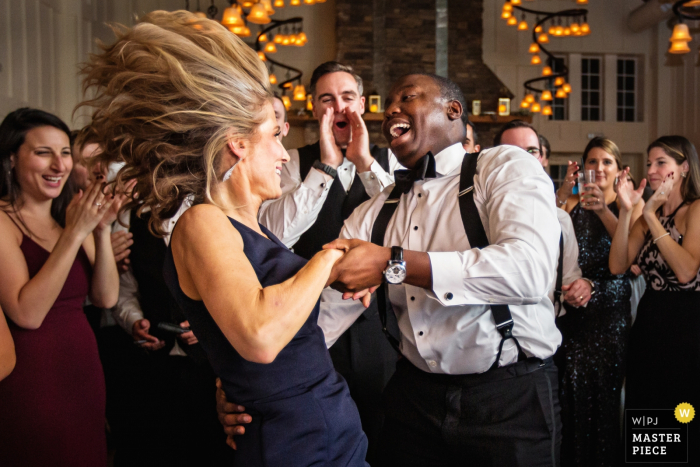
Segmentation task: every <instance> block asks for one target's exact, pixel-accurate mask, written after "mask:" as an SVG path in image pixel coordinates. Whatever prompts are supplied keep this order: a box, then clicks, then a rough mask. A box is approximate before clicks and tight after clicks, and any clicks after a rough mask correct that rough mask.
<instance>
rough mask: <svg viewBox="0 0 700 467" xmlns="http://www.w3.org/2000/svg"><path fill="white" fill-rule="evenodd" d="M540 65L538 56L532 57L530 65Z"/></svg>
mask: <svg viewBox="0 0 700 467" xmlns="http://www.w3.org/2000/svg"><path fill="white" fill-rule="evenodd" d="M540 63H542V59H541V58H540V56H539V55H533V56H532V59H531V60H530V65H539V64H540Z"/></svg>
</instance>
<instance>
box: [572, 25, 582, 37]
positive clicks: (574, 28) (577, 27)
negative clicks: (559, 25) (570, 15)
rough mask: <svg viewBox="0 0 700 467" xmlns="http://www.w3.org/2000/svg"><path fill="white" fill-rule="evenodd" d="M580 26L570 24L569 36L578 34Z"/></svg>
mask: <svg viewBox="0 0 700 467" xmlns="http://www.w3.org/2000/svg"><path fill="white" fill-rule="evenodd" d="M580 33H581V25H580V24H578V23H571V34H580Z"/></svg>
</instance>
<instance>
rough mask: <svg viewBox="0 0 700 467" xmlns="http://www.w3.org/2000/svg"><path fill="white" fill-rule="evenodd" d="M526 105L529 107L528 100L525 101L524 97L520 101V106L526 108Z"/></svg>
mask: <svg viewBox="0 0 700 467" xmlns="http://www.w3.org/2000/svg"><path fill="white" fill-rule="evenodd" d="M528 107H530V103H529V102H528V101H526V100H525V99H523V100H522V102H521V103H520V108H521V109H527V108H528Z"/></svg>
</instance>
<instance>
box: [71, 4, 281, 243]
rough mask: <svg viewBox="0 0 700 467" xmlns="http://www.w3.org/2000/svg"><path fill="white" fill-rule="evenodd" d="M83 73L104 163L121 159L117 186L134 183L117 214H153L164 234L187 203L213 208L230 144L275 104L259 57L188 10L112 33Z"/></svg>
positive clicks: (152, 223) (158, 14) (248, 135)
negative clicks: (131, 193) (166, 223)
mask: <svg viewBox="0 0 700 467" xmlns="http://www.w3.org/2000/svg"><path fill="white" fill-rule="evenodd" d="M112 29H113V30H114V33H115V35H116V36H117V39H116V42H114V43H113V44H111V45H101V49H102V52H101V53H99V54H96V55H91V57H90V60H89V62H88V63H87V64H86V65H85V66H84V67H83V68H82V70H81V74H82V75H83V77H84V81H83V91H84V92H85V93H87V92H89V91H93V92H94V93H95V94H94V95H95V97H94V98H92V99H89V100H86V101H85V102H82V103H81V104H79V107H80V106H90V107H93V108H94V112H93V115H92V124H91V125H92V128H93V129H94V130H95V132H96V134H97V135H99V138H100V143H101V145H102V146H103V148H104V153H103V154H102V155H101V156H100V158H101V160H102V161H103V162H104V163H108V162H112V161H117V160H123V161H124V162H126V165H125V166H124V168H123V169H121V170H120V171H119V174H118V175H117V180H116V182H117V184H120V183H124V182H126V181H128V180H131V179H136V180H137V184H136V187H135V189H134V197H133V198H132V199H131V200H130V202H129V203H127V204H126V205H125V206H124V207H123V209H133V208H137V209H138V211H137V212H138V213H139V214H141V213H142V212H143V211H144V209H146V208H148V209H150V211H151V215H150V219H149V227H150V229H151V231H152V232H153V233H154V234H156V235H163V234H164V230H163V220H165V219H167V218H169V217H172V216H173V215H174V214H175V213H176V212H177V210H178V208H179V207H180V205H181V203H182V202H183V200H184V199H185V198H186V197H187V196H188V195H193V196H194V202H195V203H201V202H204V201H208V202H213V201H212V198H211V188H212V185H213V184H214V183H215V181H217V180H220V179H221V175H222V174H217V170H218V166H219V164H218V161H219V157H220V155H221V154H222V152H223V150H224V148H225V147H226V144H227V142H228V141H229V140H230V139H232V138H245V139H253V137H254V136H255V134H256V132H257V128H258V126H259V125H260V124H261V123H262V122H263V120H264V116H265V114H264V113H263V112H262V110H263V108H264V106H265V104H266V103H267V102H269V101H270V99H271V98H272V93H271V92H270V87H269V86H270V85H269V79H268V74H267V69H266V68H265V66H264V65H263V64H262V62H261V61H260V59H259V58H258V56H257V54H256V53H255V52H254V51H253V50H252V49H251V48H250V47H248V46H247V45H246V44H245V43H244V42H243V41H241V40H240V39H239V38H238V37H237V36H236V35H235V34H232V33H231V32H229V31H228V30H227V29H226V28H224V27H223V26H222V25H221V24H219V23H217V22H215V21H212V20H208V19H201V18H197V17H195V16H194V15H193V14H191V13H189V12H187V11H176V12H166V11H154V12H152V13H149V14H147V15H146V16H144V17H142V18H141V19H140V20H139V23H138V24H137V25H136V26H134V27H133V28H127V27H124V26H113V27H112Z"/></svg>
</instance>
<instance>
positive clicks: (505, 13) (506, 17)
mask: <svg viewBox="0 0 700 467" xmlns="http://www.w3.org/2000/svg"><path fill="white" fill-rule="evenodd" d="M511 16H512V15H511V14H510V11H504V12H503V13H501V18H503V19H510V17H511Z"/></svg>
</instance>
